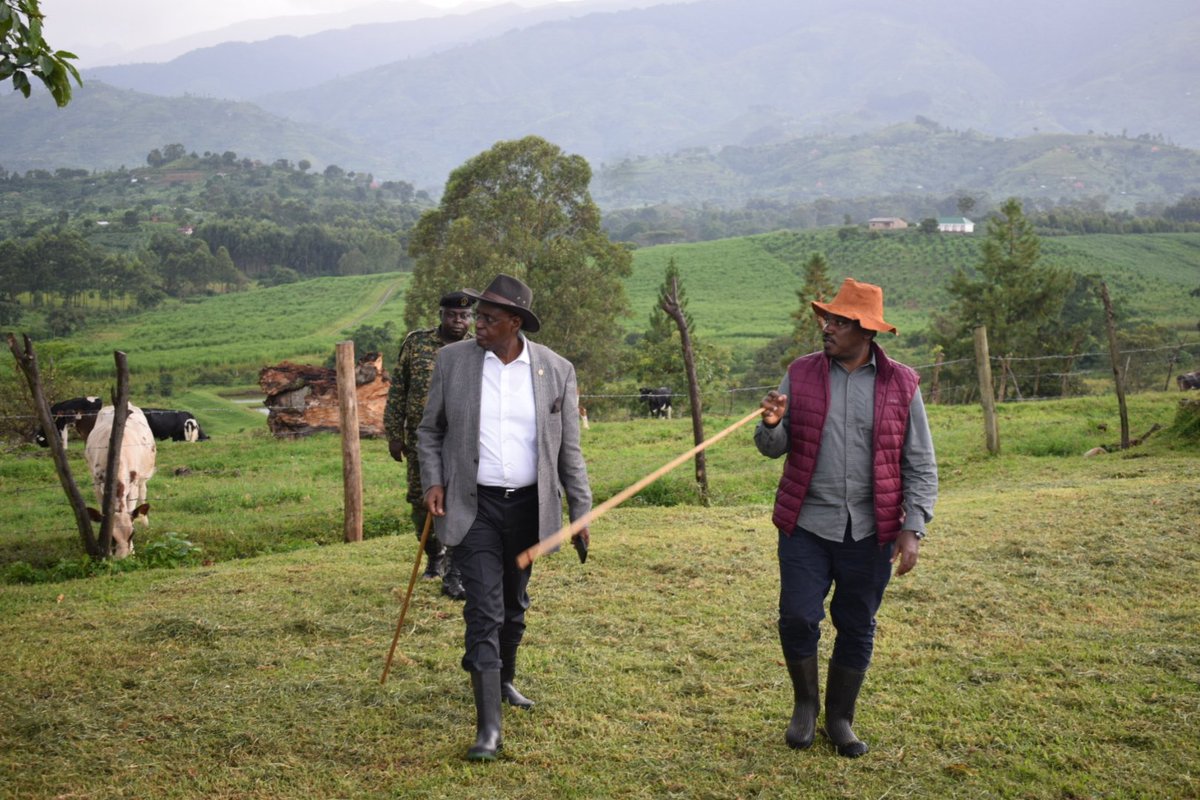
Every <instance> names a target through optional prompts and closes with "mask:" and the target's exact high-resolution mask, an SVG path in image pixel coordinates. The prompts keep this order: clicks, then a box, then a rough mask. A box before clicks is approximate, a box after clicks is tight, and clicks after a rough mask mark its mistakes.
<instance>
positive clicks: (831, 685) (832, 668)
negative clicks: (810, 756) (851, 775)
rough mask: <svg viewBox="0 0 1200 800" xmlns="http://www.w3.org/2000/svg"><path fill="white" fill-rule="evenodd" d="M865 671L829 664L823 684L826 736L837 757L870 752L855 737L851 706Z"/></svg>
mask: <svg viewBox="0 0 1200 800" xmlns="http://www.w3.org/2000/svg"><path fill="white" fill-rule="evenodd" d="M866 675H867V673H866V671H865V670H864V671H862V672H859V671H858V670H856V669H847V668H846V667H839V666H838V665H837V664H834V663H833V662H832V661H830V662H829V679H828V681H827V682H826V684H825V733H826V735H828V736H829V741H831V742H833V746H834V747H835V748H837V752H838V755H840V756H845V757H846V758H858V757H859V756H861V755H866V753H867V751H868V750H869V749H870V748H869V747H867V743H866V742H863V741H860V740H859V738H858V737H857V736H855V735H854V731H853V730H851V728H850V726H851V725H853V724H854V705H855V703H857V702H858V691H859V689H861V688H862V683H863V678H865V677H866Z"/></svg>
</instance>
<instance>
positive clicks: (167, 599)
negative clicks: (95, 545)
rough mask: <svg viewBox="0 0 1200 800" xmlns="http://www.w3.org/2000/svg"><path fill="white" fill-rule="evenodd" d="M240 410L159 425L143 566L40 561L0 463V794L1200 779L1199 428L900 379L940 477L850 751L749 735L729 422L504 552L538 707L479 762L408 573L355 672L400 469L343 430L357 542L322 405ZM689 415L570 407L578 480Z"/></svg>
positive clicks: (67, 554)
mask: <svg viewBox="0 0 1200 800" xmlns="http://www.w3.org/2000/svg"><path fill="white" fill-rule="evenodd" d="M1179 397H1180V395H1179V394H1178V393H1176V392H1168V393H1154V394H1139V395H1135V396H1133V397H1131V398H1130V408H1131V425H1132V427H1133V428H1134V430H1135V431H1137V432H1141V431H1142V430H1144V429H1146V428H1148V427H1149V426H1150V425H1151V424H1153V423H1155V422H1157V423H1159V424H1162V425H1164V426H1167V427H1168V428H1169V427H1170V425H1171V424H1172V422H1173V420H1174V415H1175V413H1176V406H1177V403H1178V399H1179ZM195 399H196V400H197V401H199V400H200V399H201V398H199V397H197V398H195ZM241 413H243V414H245V415H246V418H245V419H244V420H241V419H237V418H231V419H229V420H227V421H226V422H225V423H222V424H221V425H216V424H214V426H213V431H214V438H213V439H212V440H211V441H208V442H202V443H197V444H188V443H173V442H163V443H161V445H160V451H159V472H158V474H157V475H156V476H155V477H154V478H153V479H152V480H151V482H150V487H149V492H150V501H151V504H152V506H153V508H152V511H151V519H152V525H151V527H150V529H149V530H148V531H146V532H143V533H139V539H138V547H139V551H140V553H141V554H145V553H147V552H150V551H151V550H152V549H153V546H154V543H155V542H161V541H164V540H167V539H170V538H172V535H173V536H174V537H182V538H186V539H188V540H190V541H191V542H193V543H194V544H195V545H197V546H199V547H201V548H203V549H202V551H201V552H200V553H198V554H195V555H193V556H192V557H190V558H189V559H184V562H183V565H182V566H180V567H179V568H176V569H149V568H145V569H133V570H130V571H120V572H114V573H112V574H100V575H97V576H96V577H92V578H88V579H79V580H48V581H46V580H45V579H46V578H48V577H50V576H51V575H52V574H53V570H54V564H55V563H56V562H57V561H58V560H59V559H71V558H76V559H77V558H78V554H79V553H80V547H79V545H78V542H77V537H76V535H75V534H74V532H73V528H72V524H71V517H70V514H69V512H68V511H67V509H66V506H65V504H64V500H63V497H62V492H61V489H60V488H59V487H58V484H57V480H56V479H55V477H54V474H53V468H52V466H51V464H50V460H49V458H48V457H47V455H46V453H45V451H40V450H34V449H28V450H22V451H17V452H14V453H10V454H9V455H7V456H6V457H5V459H4V460H3V461H2V462H0V491H2V492H3V494H4V496H5V497H6V498H9V501H8V502H7V503H5V504H4V505H3V506H0V566H2V567H3V569H4V570H5V572H4V574H5V576H6V577H7V578H8V579H9V580H12V579H14V578H23V579H32V580H38V579H39V578H40V579H42V580H43V582H38V583H33V584H29V585H19V584H13V583H9V584H7V585H0V619H3V620H4V623H3V625H0V649H2V650H3V652H5V653H6V654H7V655H6V659H5V667H4V676H5V680H4V681H3V683H2V685H0V715H2V720H3V724H0V774H3V775H4V776H5V777H4V779H3V783H2V784H0V795H2V796H4V797H14V798H16V797H20V798H58V797H87V798H109V797H113V798H115V797H155V798H285V797H286V798H312V797H321V798H335V797H345V798H389V797H423V798H495V797H520V798H562V797H567V798H594V797H619V798H732V797H747V798H750V797H761V798H768V797H769V798H775V797H837V798H861V797H874V798H879V797H914V798H916V797H920V798H926V797H957V798H993V797H994V798H1055V799H1056V800H1060V799H1061V798H1085V797H1086V798H1091V797H1097V798H1099V797H1112V798H1142V797H1144V798H1158V797H1172V798H1176V797H1179V798H1187V797H1197V796H1200V782H1198V778H1197V775H1196V764H1198V763H1200V744H1198V743H1197V738H1196V730H1197V729H1196V719H1198V718H1200V716H1198V715H1200V629H1198V628H1197V626H1196V625H1195V620H1196V618H1197V615H1198V614H1200V600H1198V599H1197V595H1196V593H1195V592H1194V591H1193V584H1194V579H1195V572H1196V569H1197V567H1198V566H1200V541H1198V540H1197V539H1196V537H1195V532H1196V530H1198V529H1200V509H1197V506H1196V492H1195V487H1196V486H1197V485H1198V481H1200V458H1198V456H1200V450H1198V449H1197V445H1196V443H1195V442H1191V441H1187V440H1183V439H1179V438H1177V437H1176V436H1175V435H1174V434H1173V433H1172V432H1171V431H1169V430H1166V431H1163V432H1160V433H1159V434H1156V435H1155V436H1152V437H1151V439H1150V440H1149V442H1147V443H1146V444H1145V445H1142V446H1140V447H1138V448H1135V449H1134V450H1131V451H1129V452H1126V453H1111V454H1108V455H1104V456H1100V457H1094V458H1083V457H1081V456H1080V453H1082V452H1083V451H1084V450H1086V449H1088V448H1090V447H1093V446H1096V445H1103V444H1110V443H1111V442H1113V441H1114V439H1116V438H1117V436H1116V434H1115V433H1114V431H1116V430H1117V427H1118V426H1117V419H1116V408H1115V402H1114V401H1112V400H1111V399H1110V398H1103V397H1092V398H1077V399H1072V400H1062V401H1049V402H1041V403H1025V404H1006V405H1003V406H1002V407H1001V441H1002V445H1003V453H1002V455H1001V456H999V457H990V456H986V455H984V454H983V453H982V450H983V446H982V440H983V436H982V429H981V423H980V420H979V413H978V411H977V410H976V409H974V408H971V407H936V408H932V409H931V422H932V426H933V428H934V436H935V441H936V443H937V447H938V460H939V468H940V471H941V474H942V494H941V499H940V501H939V505H938V508H937V518H936V519H935V521H934V522H933V524H932V525H931V528H930V535H929V538H928V539H927V541H926V543H925V545H924V546H923V547H922V552H921V562H920V565H919V566H918V568H917V570H916V571H915V572H914V573H912V574H910V575H908V576H905V577H903V578H899V579H896V580H895V581H894V582H893V584H892V586H891V587H890V588H889V594H888V598H887V599H886V600H885V603H884V607H883V609H882V612H881V614H880V620H879V622H880V629H879V636H878V641H877V646H876V654H875V663H874V668H873V670H872V672H871V674H870V676H869V677H868V681H867V684H866V687H865V688H864V691H863V696H862V698H861V701H860V705H859V713H858V718H857V721H856V730H857V731H858V733H859V734H860V735H861V736H863V737H864V738H865V739H867V740H868V741H869V742H870V743H871V745H872V752H871V753H870V754H869V755H868V756H866V757H865V758H863V759H859V760H857V761H849V760H845V759H840V758H838V757H837V756H835V755H834V754H833V753H832V750H831V748H830V747H829V746H828V745H827V744H826V743H825V742H823V741H819V742H818V744H817V745H816V746H815V747H814V748H813V749H812V750H810V751H806V752H793V751H791V750H789V749H788V748H787V747H786V746H785V745H784V743H783V730H784V727H785V726H786V724H787V719H788V715H789V714H790V703H791V694H790V686H789V684H788V679H787V673H786V670H785V668H784V666H783V664H782V662H781V655H780V653H779V647H778V643H777V637H776V631H775V616H776V593H777V591H778V583H777V572H776V566H775V557H774V546H775V545H774V543H775V537H776V534H775V533H774V532H773V531H772V530H771V525H770V520H769V517H770V503H771V497H772V493H773V488H774V483H775V481H776V479H777V477H778V473H779V469H780V466H781V465H780V463H779V462H778V461H771V460H768V459H764V458H762V457H760V456H758V455H757V453H756V452H755V451H754V449H753V445H752V443H751V442H750V430H749V428H747V429H745V430H744V431H741V432H738V433H735V434H734V435H733V436H731V437H730V438H729V439H727V440H725V441H724V442H722V443H720V444H718V445H716V446H714V447H713V448H712V449H711V451H710V453H709V456H710V457H709V474H710V482H711V485H712V488H713V490H714V498H715V501H716V505H714V506H713V507H711V508H703V507H700V506H698V505H695V504H694V501H695V497H696V494H695V490H694V487H693V486H692V485H691V477H690V476H691V466H690V464H687V465H684V466H682V467H680V468H679V469H678V470H676V471H675V472H674V473H672V474H671V475H669V476H668V477H667V478H666V479H665V480H664V481H663V482H662V485H659V484H655V485H654V486H652V487H650V489H648V490H647V491H646V492H644V493H643V494H642V495H641V496H639V497H637V498H634V499H633V500H631V501H630V502H628V503H626V504H625V505H623V506H622V507H620V508H618V509H616V510H615V511H613V512H611V513H610V514H608V515H606V516H605V517H603V518H602V519H600V520H599V521H597V522H596V523H595V525H594V526H593V529H592V535H593V539H592V542H593V546H592V557H591V558H590V559H589V560H588V563H587V564H586V565H583V566H581V565H579V564H578V563H577V562H576V561H575V559H574V556H573V554H571V553H569V552H568V553H567V554H565V555H564V554H559V555H554V556H549V557H546V558H544V559H542V560H540V561H539V562H538V563H537V565H536V566H535V568H534V572H535V575H534V579H533V582H532V584H531V591H532V594H533V599H534V606H533V608H532V609H531V611H530V615H529V623H530V629H529V632H528V634H527V638H526V644H525V646H524V647H523V648H522V663H521V667H520V671H519V678H520V684H519V685H520V686H521V688H522V689H523V690H524V691H525V692H526V693H527V694H529V695H530V696H531V697H533V698H534V699H535V700H536V701H537V702H538V705H537V707H536V708H535V710H534V711H533V712H532V713H528V714H524V713H518V712H516V711H514V710H511V709H507V708H506V710H505V718H504V725H505V751H504V756H503V757H502V759H501V760H500V761H499V762H498V763H495V764H491V765H483V766H479V765H468V764H467V763H466V762H464V761H463V760H462V755H463V753H464V752H465V749H466V747H467V746H468V745H469V744H470V743H471V741H472V740H473V721H474V715H473V707H472V704H471V699H470V688H469V684H468V681H467V677H466V675H465V674H464V673H463V672H462V671H461V670H460V669H459V668H458V659H459V657H460V648H461V636H462V623H461V620H460V607H459V606H458V605H457V604H455V603H453V602H452V601H449V600H446V599H443V598H440V597H439V596H438V595H437V592H436V589H435V587H434V586H433V585H431V584H429V583H424V582H422V583H421V584H420V585H419V586H418V587H417V591H416V592H415V594H414V597H413V604H412V607H411V609H410V611H409V614H408V619H407V621H406V624H405V627H404V630H403V632H402V636H401V637H400V644H399V649H398V655H397V659H396V661H395V663H394V665H393V668H392V674H391V678H390V680H389V681H388V683H387V684H386V685H384V686H381V685H380V684H379V676H380V674H381V671H382V669H383V663H384V658H385V656H386V654H387V649H388V645H389V643H390V641H391V637H392V633H393V630H394V626H395V623H396V618H397V615H398V613H399V600H400V596H401V595H402V593H403V590H404V587H405V585H406V583H407V579H408V575H409V572H410V570H411V568H412V559H413V557H414V554H415V540H414V538H413V537H412V535H411V533H409V532H408V531H406V530H402V526H403V522H402V521H401V520H402V518H403V517H404V516H405V514H404V512H405V511H406V508H405V507H404V506H403V504H402V502H401V497H402V491H403V490H402V488H401V483H402V471H401V468H400V466H399V465H397V464H395V463H394V462H392V461H390V459H389V458H388V457H387V454H386V448H385V447H384V446H383V443H382V442H364V446H363V460H364V463H363V470H364V483H365V493H364V494H365V497H366V509H367V513H366V516H367V535H368V538H367V540H366V541H365V542H362V543H358V544H342V543H340V539H341V519H340V503H341V489H340V482H341V462H340V447H339V443H338V439H337V437H335V436H328V435H325V436H316V437H311V438H308V439H303V440H282V441H277V440H274V439H272V438H270V437H269V436H267V435H265V433H264V431H265V424H263V423H261V422H260V423H259V424H258V425H254V424H253V422H254V417H253V415H254V414H255V413H256V412H253V411H249V410H245V409H241ZM734 419H736V417H734V418H729V419H726V418H720V417H714V418H712V419H710V420H708V421H707V425H708V432H709V433H710V435H711V434H712V433H715V432H717V431H718V430H720V429H721V428H722V427H724V426H725V425H727V424H729V423H731V422H732V421H734ZM239 427H240V428H241V429H240V430H239ZM218 433H219V435H218ZM690 444H691V439H690V429H689V423H688V422H687V421H686V420H674V421H671V422H665V421H652V420H634V421H629V422H603V421H598V422H593V425H592V429H591V430H589V431H586V432H585V433H584V439H583V446H584V451H585V455H586V457H587V459H588V463H589V470H590V473H591V477H592V484H593V486H594V488H595V491H596V496H597V500H598V501H599V500H603V499H604V498H605V497H608V496H611V495H612V494H613V493H614V492H616V491H619V489H620V488H623V487H624V486H626V485H628V484H629V483H632V482H633V481H634V480H636V479H637V478H638V477H640V476H641V475H643V474H645V473H647V472H649V471H650V470H652V469H653V468H655V467H657V466H659V465H660V464H662V463H665V462H666V461H667V460H668V459H669V458H670V457H672V456H674V455H676V454H677V453H679V452H681V451H683V450H686V449H687V448H688V447H689V446H690ZM72 463H73V465H74V466H75V468H76V475H77V476H78V475H79V474H80V471H79V468H80V467H81V461H80V460H79V450H78V449H77V448H76V449H75V450H73V451H72ZM390 534H399V535H390ZM141 554H139V555H138V556H135V557H134V560H133V562H130V563H131V565H132V564H133V563H134V562H136V561H137V559H140V558H143V555H141ZM18 561H23V562H25V567H24V568H20V569H18V568H17V567H18V566H19V565H17V562H18ZM831 638H832V637H831V636H827V637H826V639H825V641H824V642H823V645H822V647H823V653H825V654H827V653H828V644H829V640H830V639H831Z"/></svg>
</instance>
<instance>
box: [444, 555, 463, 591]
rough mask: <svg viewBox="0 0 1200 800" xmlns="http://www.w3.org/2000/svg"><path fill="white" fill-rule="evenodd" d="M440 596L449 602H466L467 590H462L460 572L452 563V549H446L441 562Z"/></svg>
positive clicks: (456, 565)
mask: <svg viewBox="0 0 1200 800" xmlns="http://www.w3.org/2000/svg"><path fill="white" fill-rule="evenodd" d="M442 564H443V567H444V571H443V572H442V594H444V595H446V597H449V598H450V599H451V600H466V599H467V590H466V589H465V588H463V582H462V571H461V570H459V568H458V564H456V563H454V548H453V547H447V548H446V556H445V559H444V560H443V562H442Z"/></svg>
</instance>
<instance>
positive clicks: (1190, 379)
mask: <svg viewBox="0 0 1200 800" xmlns="http://www.w3.org/2000/svg"><path fill="white" fill-rule="evenodd" d="M1175 383H1176V384H1178V386H1179V391H1181V392H1186V391H1187V390H1188V389H1200V372H1185V373H1183V374H1182V375H1176V376H1175Z"/></svg>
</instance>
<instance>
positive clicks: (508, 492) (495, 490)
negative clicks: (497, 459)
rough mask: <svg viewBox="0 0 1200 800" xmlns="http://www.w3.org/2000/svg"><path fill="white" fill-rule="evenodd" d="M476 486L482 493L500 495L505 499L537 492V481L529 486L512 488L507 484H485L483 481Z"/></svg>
mask: <svg viewBox="0 0 1200 800" xmlns="http://www.w3.org/2000/svg"><path fill="white" fill-rule="evenodd" d="M476 488H478V489H479V491H480V493H481V494H487V495H491V496H492V497H499V498H501V499H504V500H512V499H515V498H518V497H525V496H526V495H530V494H536V493H537V484H536V483H534V484H530V485H529V486H522V487H521V488H519V489H510V488H508V487H507V486H484V485H483V484H482V483H481V484H478V485H477V486H476Z"/></svg>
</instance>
